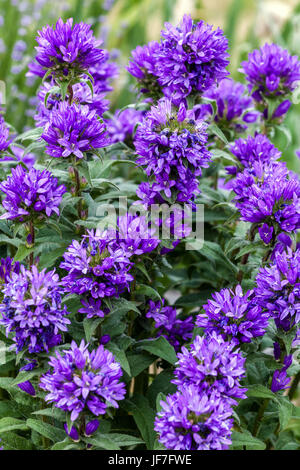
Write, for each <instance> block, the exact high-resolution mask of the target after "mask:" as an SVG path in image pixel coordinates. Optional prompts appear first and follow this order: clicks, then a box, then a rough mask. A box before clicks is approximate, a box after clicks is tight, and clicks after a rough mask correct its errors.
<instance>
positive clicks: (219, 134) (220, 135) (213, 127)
mask: <svg viewBox="0 0 300 470" xmlns="http://www.w3.org/2000/svg"><path fill="white" fill-rule="evenodd" d="M208 130H209V131H210V132H211V133H212V134H214V135H216V136H217V137H218V138H219V139H220V140H221V141H222V142H224V144H228V140H227V138H226V137H225V135H224V133H223V132H222V131H221V129H220V128H219V127H218V126H217V125H216V124H215V123H212V124H210V125H209V127H208Z"/></svg>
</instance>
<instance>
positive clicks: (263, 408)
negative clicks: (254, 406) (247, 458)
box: [252, 398, 270, 437]
mask: <svg viewBox="0 0 300 470" xmlns="http://www.w3.org/2000/svg"><path fill="white" fill-rule="evenodd" d="M269 401H270V399H269V398H266V399H265V400H264V401H263V402H262V404H261V405H260V408H259V410H258V413H257V415H256V418H255V422H254V426H253V432H252V435H253V436H254V437H256V436H257V434H258V431H259V428H260V425H261V420H262V418H263V416H264V412H265V411H266V408H267V406H268V404H269Z"/></svg>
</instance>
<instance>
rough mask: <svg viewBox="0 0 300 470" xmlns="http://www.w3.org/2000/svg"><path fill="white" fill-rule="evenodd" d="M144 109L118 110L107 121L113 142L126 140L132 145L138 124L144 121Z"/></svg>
mask: <svg viewBox="0 0 300 470" xmlns="http://www.w3.org/2000/svg"><path fill="white" fill-rule="evenodd" d="M144 114H145V113H144V112H143V111H138V110H136V109H134V108H127V109H124V110H123V111H119V110H117V111H116V112H115V114H114V116H113V117H112V118H111V119H109V120H107V121H106V128H107V132H108V135H109V137H110V140H111V142H113V143H115V142H125V143H126V144H128V145H132V139H133V134H134V131H135V128H136V126H137V125H138V123H139V122H141V121H142V119H143V116H144Z"/></svg>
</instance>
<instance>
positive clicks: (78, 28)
mask: <svg viewBox="0 0 300 470" xmlns="http://www.w3.org/2000/svg"><path fill="white" fill-rule="evenodd" d="M36 40H37V43H38V46H37V47H36V50H37V55H36V60H37V62H38V63H39V64H40V65H41V66H42V67H43V68H44V69H48V70H51V71H52V73H53V75H54V76H58V77H59V78H63V79H66V78H69V76H70V75H71V76H72V75H73V74H75V75H78V74H83V73H84V72H85V71H87V70H89V68H90V67H91V66H93V65H95V64H97V63H98V62H101V61H103V56H104V55H103V50H102V49H99V46H100V45H101V41H98V40H96V38H95V37H94V36H93V32H92V30H91V26H90V25H88V24H85V23H82V22H81V23H78V24H74V25H73V19H72V18H69V19H68V20H67V21H66V23H64V22H63V20H62V19H61V18H60V19H59V20H58V21H57V23H56V25H55V27H54V26H45V27H44V28H42V30H41V31H39V32H38V36H37V38H36Z"/></svg>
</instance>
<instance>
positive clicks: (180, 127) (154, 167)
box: [134, 100, 211, 202]
mask: <svg viewBox="0 0 300 470" xmlns="http://www.w3.org/2000/svg"><path fill="white" fill-rule="evenodd" d="M205 130H206V124H204V123H203V122H202V121H198V122H195V121H193V120H188V119H186V112H185V108H184V107H181V109H180V110H179V112H178V114H177V115H176V114H174V113H173V111H172V104H171V102H170V101H169V100H161V101H160V102H159V103H158V106H157V107H152V108H151V110H150V111H149V112H148V113H147V114H146V116H145V118H144V120H143V121H142V123H141V125H140V126H139V127H138V130H137V133H136V136H135V140H134V144H135V148H136V151H137V153H138V155H139V156H138V158H137V163H139V164H140V165H142V166H145V167H146V169H145V171H146V173H147V175H148V176H152V177H154V179H155V183H154V184H153V185H152V187H151V191H154V192H156V193H160V195H161V196H162V198H167V200H170V199H172V202H187V201H190V200H191V199H193V198H194V195H195V194H196V193H197V192H199V189H198V179H197V177H199V176H201V174H202V171H201V169H202V168H207V167H208V164H209V162H210V158H211V156H210V153H209V151H208V150H207V149H206V146H205V145H206V142H207V134H206V132H205Z"/></svg>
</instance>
